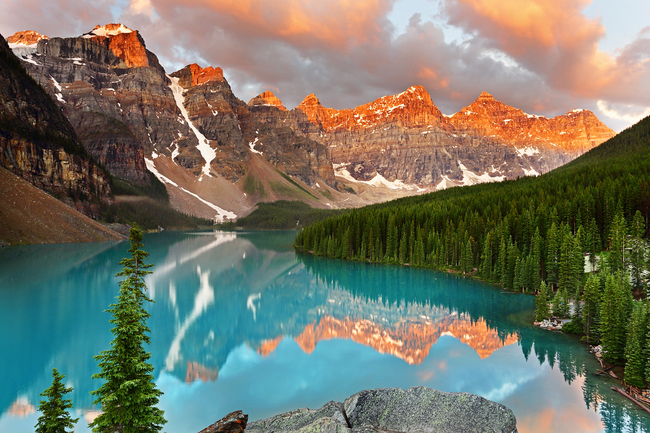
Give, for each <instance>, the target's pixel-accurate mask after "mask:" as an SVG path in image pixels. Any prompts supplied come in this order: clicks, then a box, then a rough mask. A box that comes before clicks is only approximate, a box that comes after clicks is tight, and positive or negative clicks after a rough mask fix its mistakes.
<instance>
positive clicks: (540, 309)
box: [535, 281, 551, 322]
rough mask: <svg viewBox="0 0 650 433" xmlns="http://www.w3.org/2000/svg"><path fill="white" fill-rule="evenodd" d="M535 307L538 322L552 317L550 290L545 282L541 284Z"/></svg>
mask: <svg viewBox="0 0 650 433" xmlns="http://www.w3.org/2000/svg"><path fill="white" fill-rule="evenodd" d="M535 307H536V309H535V320H536V321H538V322H541V321H542V320H544V319H548V317H549V316H550V315H551V310H550V308H549V307H548V290H547V288H546V283H545V282H544V281H542V283H541V284H540V287H539V293H538V294H537V296H536V297H535Z"/></svg>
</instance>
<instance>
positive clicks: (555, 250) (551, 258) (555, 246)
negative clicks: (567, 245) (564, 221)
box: [546, 223, 560, 288]
mask: <svg viewBox="0 0 650 433" xmlns="http://www.w3.org/2000/svg"><path fill="white" fill-rule="evenodd" d="M546 242H547V246H548V247H547V250H546V272H547V274H548V284H549V286H550V287H551V288H552V287H553V285H554V284H557V282H558V272H559V266H560V265H559V261H560V245H559V243H560V242H559V241H558V230H557V226H556V225H555V223H552V224H551V228H550V229H549V230H548V233H547V234H546Z"/></svg>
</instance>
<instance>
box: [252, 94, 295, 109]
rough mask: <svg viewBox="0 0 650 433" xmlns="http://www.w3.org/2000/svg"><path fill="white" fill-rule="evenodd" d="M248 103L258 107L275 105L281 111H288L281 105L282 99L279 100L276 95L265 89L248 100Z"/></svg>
mask: <svg viewBox="0 0 650 433" xmlns="http://www.w3.org/2000/svg"><path fill="white" fill-rule="evenodd" d="M248 105H249V106H255V107H260V106H267V107H275V108H278V109H279V110H282V111H288V110H287V109H286V108H285V106H284V105H282V101H280V99H278V97H277V96H275V95H274V94H273V92H271V91H266V92H264V93H262V94H259V95H257V96H256V97H254V98H253V99H251V100H250V101H248Z"/></svg>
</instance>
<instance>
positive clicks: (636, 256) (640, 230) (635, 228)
mask: <svg viewBox="0 0 650 433" xmlns="http://www.w3.org/2000/svg"><path fill="white" fill-rule="evenodd" d="M631 235H632V239H631V242H630V244H631V245H630V246H631V251H630V266H631V271H632V272H631V273H632V287H634V288H635V289H640V288H641V287H642V286H643V276H642V274H643V271H644V267H645V261H646V260H645V241H644V240H643V236H644V235H645V220H644V219H643V215H641V212H639V211H636V214H635V215H634V220H633V221H632V227H631Z"/></svg>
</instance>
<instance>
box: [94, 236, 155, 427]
mask: <svg viewBox="0 0 650 433" xmlns="http://www.w3.org/2000/svg"><path fill="white" fill-rule="evenodd" d="M129 240H130V241H131V248H130V249H129V253H130V254H131V257H130V258H124V259H122V261H120V264H121V265H123V269H122V271H121V272H119V273H118V274H117V276H120V277H125V279H124V280H122V281H121V283H120V294H119V296H118V297H117V303H116V304H112V305H111V306H110V308H109V309H108V310H107V311H108V312H109V313H111V314H112V315H113V318H112V319H111V320H110V322H111V323H112V324H113V325H114V328H113V329H112V330H111V333H112V334H113V335H114V336H115V338H114V339H113V341H112V342H111V349H110V350H106V351H103V352H101V353H100V354H99V355H97V356H95V360H97V361H98V363H99V367H100V369H101V373H98V374H94V375H93V379H103V380H104V381H105V383H104V384H103V385H102V386H101V387H100V388H99V389H97V390H96V391H92V392H91V394H92V395H94V396H95V397H96V400H95V401H94V404H98V405H101V409H102V412H103V413H102V414H101V415H99V416H98V417H97V418H95V420H94V421H93V422H92V423H91V424H90V425H89V426H90V427H92V429H93V432H97V433H99V432H102V433H104V432H120V433H131V432H157V431H160V429H162V426H163V425H164V424H165V423H166V422H167V421H166V420H165V418H164V417H163V413H164V412H163V411H162V410H160V409H158V408H157V407H156V404H158V398H159V397H160V396H161V395H162V392H161V391H160V390H158V389H157V388H156V385H155V383H154V381H153V374H152V373H153V370H154V368H153V366H152V365H151V364H150V363H149V358H150V357H151V354H150V353H148V352H146V351H145V350H144V347H143V345H144V344H145V343H147V344H149V343H150V338H149V336H148V334H149V332H150V330H149V328H148V327H147V325H146V320H147V319H148V318H149V317H150V316H151V315H150V314H149V313H148V312H147V311H146V310H145V309H144V306H143V304H144V302H153V301H152V300H151V299H150V298H149V297H148V296H147V295H146V294H145V293H144V291H145V290H146V285H145V283H144V277H145V275H147V274H150V273H151V271H149V270H147V269H149V268H151V267H152V266H153V265H151V264H145V263H144V260H145V259H146V258H147V256H149V254H148V253H146V252H145V251H143V250H142V246H143V244H142V232H141V231H140V230H139V229H138V227H137V226H135V227H133V228H132V229H131V231H130V234H129Z"/></svg>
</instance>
